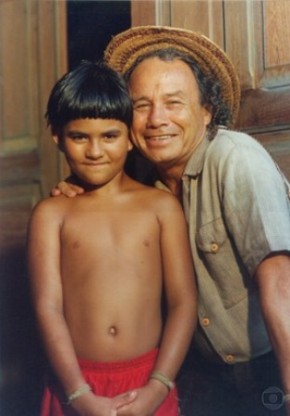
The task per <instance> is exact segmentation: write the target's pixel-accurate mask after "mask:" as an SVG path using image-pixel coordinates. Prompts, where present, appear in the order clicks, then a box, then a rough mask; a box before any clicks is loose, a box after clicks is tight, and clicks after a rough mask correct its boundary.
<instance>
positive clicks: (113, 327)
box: [109, 326, 117, 336]
mask: <svg viewBox="0 0 290 416" xmlns="http://www.w3.org/2000/svg"><path fill="white" fill-rule="evenodd" d="M109 334H110V335H112V336H115V335H117V328H116V327H115V326H110V328H109Z"/></svg>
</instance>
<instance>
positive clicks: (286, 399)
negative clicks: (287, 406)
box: [283, 393, 290, 403]
mask: <svg viewBox="0 0 290 416" xmlns="http://www.w3.org/2000/svg"><path fill="white" fill-rule="evenodd" d="M289 401H290V393H287V394H284V396H283V402H284V403H285V402H289Z"/></svg>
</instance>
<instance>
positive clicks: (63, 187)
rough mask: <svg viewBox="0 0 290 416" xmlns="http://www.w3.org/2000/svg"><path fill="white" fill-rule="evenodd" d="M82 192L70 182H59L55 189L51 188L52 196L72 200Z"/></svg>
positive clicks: (81, 189)
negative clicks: (65, 197)
mask: <svg viewBox="0 0 290 416" xmlns="http://www.w3.org/2000/svg"><path fill="white" fill-rule="evenodd" d="M83 192H84V190H83V188H81V187H80V186H78V185H74V184H72V183H70V182H66V181H61V182H59V184H58V185H57V187H55V188H53V189H52V191H51V195H52V196H59V195H65V196H67V197H69V198H72V197H74V196H76V195H79V194H82V193H83Z"/></svg>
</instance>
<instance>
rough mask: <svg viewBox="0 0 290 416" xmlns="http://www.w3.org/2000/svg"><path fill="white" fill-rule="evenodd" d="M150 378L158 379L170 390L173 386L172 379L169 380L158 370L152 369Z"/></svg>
mask: <svg viewBox="0 0 290 416" xmlns="http://www.w3.org/2000/svg"><path fill="white" fill-rule="evenodd" d="M150 378H153V379H155V380H158V381H160V383H162V384H163V385H164V386H166V387H167V388H168V391H171V390H172V389H174V387H175V383H174V381H171V380H170V379H169V378H168V377H167V376H165V375H164V374H162V373H160V372H159V371H153V373H152V374H151V375H150Z"/></svg>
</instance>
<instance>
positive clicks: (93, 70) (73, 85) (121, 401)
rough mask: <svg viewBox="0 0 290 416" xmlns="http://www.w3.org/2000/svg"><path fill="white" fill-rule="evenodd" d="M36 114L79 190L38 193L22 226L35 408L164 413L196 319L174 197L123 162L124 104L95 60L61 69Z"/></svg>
mask: <svg viewBox="0 0 290 416" xmlns="http://www.w3.org/2000/svg"><path fill="white" fill-rule="evenodd" d="M46 116H47V121H48V124H49V125H50V126H51V130H52V135H53V139H54V140H55V142H56V143H57V145H58V147H59V148H60V150H61V151H63V152H64V154H65V156H66V158H67V161H68V164H69V166H70V168H71V170H72V172H73V173H74V175H75V176H76V177H77V178H78V179H77V180H78V182H79V184H80V185H81V186H82V187H83V188H84V189H85V192H84V193H83V194H81V195H78V196H77V197H76V198H67V197H65V196H60V197H59V198H48V199H46V200H44V201H41V202H40V203H39V204H38V205H37V207H36V208H35V209H34V212H33V214H32V217H31V221H30V225H29V232H28V254H29V266H30V275H31V285H32V294H33V301H34V305H35V310H36V315H37V319H38V322H39V327H40V331H41V333H42V337H43V340H44V345H45V349H46V351H47V354H48V358H49V361H50V363H51V366H52V370H53V373H54V375H55V376H56V379H57V382H56V381H55V382H52V383H50V384H49V386H48V387H47V389H46V391H45V396H44V400H43V406H42V413H41V415H42V416H48V415H51V416H60V415H89V416H91V415H100V416H103V415H104V416H106V415H110V416H112V415H118V416H119V415H120V416H125V415H138V416H142V415H144V416H145V415H158V416H171V415H172V416H176V415H177V414H178V408H177V395H176V390H175V386H174V383H173V380H174V378H175V376H176V374H177V372H178V370H179V368H180V365H181V363H182V361H183V359H184V357H185V354H186V351H187V348H188V345H189V343H190V340H191V337H192V334H193V330H194V327H195V322H196V294H195V291H196V289H195V283H194V272H193V269H192V259H191V255H190V249H189V244H188V237H187V231H186V224H185V221H184V217H183V213H182V209H181V207H180V205H179V202H178V201H177V199H175V197H173V196H172V195H170V194H168V193H166V192H164V191H160V190H156V189H154V188H151V187H146V186H144V185H141V184H140V183H138V182H136V181H134V180H132V179H131V178H130V177H129V176H128V175H127V174H126V173H125V172H124V163H125V160H126V157H127V153H128V151H130V150H131V149H132V144H131V142H130V140H129V128H130V125H131V120H132V106H131V101H130V98H129V95H128V92H127V88H126V85H125V82H124V81H123V79H122V78H121V76H120V75H119V74H117V73H116V72H114V71H113V70H112V69H110V68H108V67H107V66H105V64H103V63H97V64H94V63H89V62H83V63H82V64H81V65H79V66H78V67H77V68H76V69H75V70H73V71H71V72H70V73H68V74H66V75H65V76H64V77H63V78H61V79H60V80H59V81H58V82H57V83H56V85H55V86H54V88H53V90H52V92H51V95H50V98H49V101H48V108H47V115H46ZM152 145H155V146H162V142H160V141H156V143H155V144H154V143H152ZM163 289H164V291H165V295H166V301H167V318H166V322H165V324H164V325H163V323H162V317H161V297H162V291H163ZM126 392H127V394H123V393H126ZM130 392H131V393H130ZM64 402H66V404H63V403H64Z"/></svg>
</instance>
